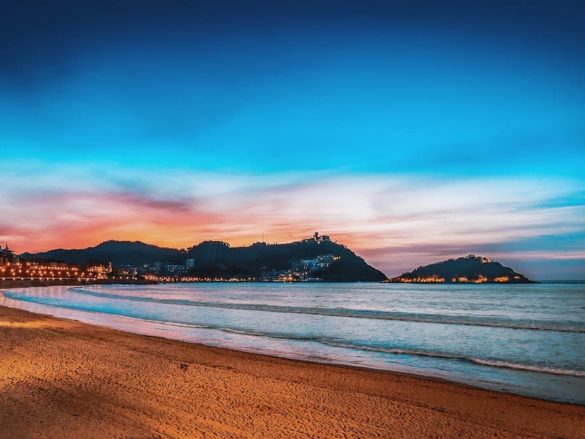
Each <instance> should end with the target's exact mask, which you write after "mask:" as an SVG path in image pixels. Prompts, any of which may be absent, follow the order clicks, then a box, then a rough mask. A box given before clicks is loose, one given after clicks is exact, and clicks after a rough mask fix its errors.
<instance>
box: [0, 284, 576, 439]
mask: <svg viewBox="0 0 585 439" xmlns="http://www.w3.org/2000/svg"><path fill="white" fill-rule="evenodd" d="M0 293H1V291H0ZM0 333H1V334H2V340H3V343H2V344H0V425H2V426H3V429H2V431H0V437H7V438H8V437H11V438H19V437H23V438H24V437H38V436H43V437H63V438H66V437H108V436H116V435H117V437H148V438H154V437H203V436H205V437H271V438H280V437H323V438H325V437H362V438H363V437H388V438H393V437H397V438H398V437H405V438H406V437H474V438H483V437H486V438H487V437H496V435H497V437H509V438H512V437H527V438H528V437H565V438H573V437H574V438H576V437H579V436H578V435H579V434H580V433H581V432H582V431H585V407H583V406H578V405H571V404H564V403H555V402H549V401H544V400H539V399H535V398H528V397H522V396H516V395H512V394H507V393H501V392H495V391H489V390H482V389H478V388H475V387H472V386H468V385H463V384H457V383H451V382H447V381H444V380H441V379H432V378H426V377H418V376H414V375H409V374H402V373H394V372H387V371H376V370H370V369H361V368H355V367H349V366H336V365H329V364H321V363H311V362H303V361H298V360H287V359H283V358H277V357H271V356H266V355H261V354H253V353H245V352H240V351H234V350H229V349H224V348H214V347H208V346H204V345H199V344H192V343H186V342H180V341H173V340H167V339H164V338H158V337H151V336H144V335H136V334H132V333H125V332H121V331H117V330H114V329H109V328H105V327H100V326H93V325H89V324H85V323H80V322H76V321H73V320H65V319H59V318H55V317H50V316H45V315H41V314H33V313H30V312H28V311H22V310H18V309H13V308H6V307H0Z"/></svg>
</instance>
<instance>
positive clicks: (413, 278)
mask: <svg viewBox="0 0 585 439" xmlns="http://www.w3.org/2000/svg"><path fill="white" fill-rule="evenodd" d="M385 282H394V283H449V284H469V283H472V284H485V283H488V284H489V283H513V284H523V283H533V281H531V280H529V279H527V278H526V276H524V275H522V274H520V273H516V272H515V271H514V270H512V269H511V268H509V267H505V266H503V265H502V264H500V263H499V262H497V261H494V260H492V259H490V258H486V257H484V256H475V255H468V256H464V257H461V258H457V259H449V260H446V261H441V262H436V263H434V264H430V265H425V266H422V267H418V268H416V269H414V270H412V271H410V272H408V273H404V274H401V275H400V276H397V277H394V278H391V279H388V280H387V281H385Z"/></svg>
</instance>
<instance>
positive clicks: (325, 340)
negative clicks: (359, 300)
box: [141, 319, 585, 377]
mask: <svg viewBox="0 0 585 439" xmlns="http://www.w3.org/2000/svg"><path fill="white" fill-rule="evenodd" d="M141 320H145V321H148V322H152V323H162V324H164V325H168V326H179V327H192V328H200V329H214V330H220V331H222V332H226V333H230V334H237V335H246V336H252V337H266V338H273V339H279V340H282V339H285V340H295V341H309V342H317V343H321V344H324V345H327V346H331V347H337V348H342V349H352V350H359V351H366V352H377V353H384V354H394V355H409V356H415V357H431V358H441V359H446V360H454V361H463V362H468V363H474V364H479V365H482V366H490V367H498V368H503V369H516V370H524V371H529V372H538V373H546V374H552V375H567V376H574V377H585V370H583V371H582V370H574V369H562V368H555V367H545V366H537V365H530V364H522V363H512V362H509V361H501V360H487V359H482V358H474V357H465V356H462V355H454V354H449V353H443V352H429V351H420V350H410V349H401V348H387V347H383V346H371V345H363V344H358V343H348V342H344V341H340V340H337V339H333V338H329V337H319V336H310V335H296V334H286V333H267V332H263V331H252V330H242V329H234V328H225V327H220V326H215V325H198V324H192V323H177V322H161V321H159V320H148V319H141Z"/></svg>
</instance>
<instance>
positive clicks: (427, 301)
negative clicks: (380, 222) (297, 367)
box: [0, 284, 585, 400]
mask: <svg viewBox="0 0 585 439" xmlns="http://www.w3.org/2000/svg"><path fill="white" fill-rule="evenodd" d="M488 288H489V289H486V288H484V289H483V290H479V289H473V287H471V289H467V290H466V289H463V288H461V289H456V288H437V287H429V286H421V287H414V288H410V289H404V287H403V286H395V285H384V284H363V285H359V284H343V285H340V284H319V285H315V284H313V285H310V284H304V285H280V284H242V285H232V284H196V285H188V284H182V285H151V286H141V287H137V286H95V287H83V288H78V287H47V288H37V289H23V290H17V289H12V290H9V291H7V292H6V295H8V296H13V297H15V298H16V299H18V300H13V299H11V298H9V297H5V296H3V297H1V298H0V304H6V305H9V306H15V307H18V308H23V309H27V310H29V311H32V312H36V313H44V314H51V315H55V316H58V317H64V318H68V319H74V320H79V321H81V322H86V323H92V324H97V325H102V326H106V327H112V328H116V329H120V330H123V331H128V332H134V333H138V334H144V335H151V336H158V337H164V338H169V339H174V340H181V341H186V342H195V343H202V344H205V345H210V346H217V347H226V348H232V349H237V350H241V351H247V352H256V353H263V354H268V355H275V356H281V357H286V358H293V359H303V360H309V361H319V362H331V363H339V364H347V365H354V366H362V367H369V368H376V369H386V370H394V371H403V372H413V373H417V374H423V375H431V376H439V377H443V378H447V379H452V380H456V381H461V382H467V383H471V384H476V385H480V386H484V387H489V388H496V389H502V388H503V389H508V390H511V391H514V392H518V393H523V394H528V395H535V396H543V397H550V398H556V399H561V400H563V399H564V400H574V399H578V398H579V396H578V395H579V394H581V395H583V394H584V393H583V391H584V390H585V387H584V386H585V379H584V378H578V377H572V376H563V375H559V374H552V373H536V372H528V371H519V370H516V369H509V368H501V367H489V366H487V365H482V364H476V363H473V362H469V361H461V360H459V358H480V359H484V360H487V361H490V360H492V359H496V360H499V361H505V362H509V363H520V364H523V362H525V363H526V364H528V365H529V367H532V366H530V365H531V364H534V365H539V364H540V365H544V366H546V367H548V368H549V369H551V370H564V369H567V370H569V371H570V370H573V369H578V368H579V364H583V357H585V353H584V352H582V350H580V348H579V346H580V343H581V342H585V340H584V338H585V328H581V327H580V326H579V325H578V322H579V321H580V319H582V317H580V316H579V315H578V313H579V312H580V311H578V310H579V309H581V307H580V306H579V303H581V302H583V301H584V300H585V291H584V290H583V288H582V287H578V286H577V287H570V286H568V287H565V290H564V293H558V292H557V295H556V296H554V297H549V296H550V294H549V292H548V290H547V288H548V287H546V286H543V285H535V286H525V287H524V286H517V287H502V286H498V287H488ZM562 288H563V287H559V286H556V287H555V289H557V290H560V291H562ZM579 288H581V290H579ZM562 294H564V296H562V297H561V296H560V295H562ZM504 296H505V299H506V300H505V302H504V301H503V300H502V298H503V297H504ZM559 298H560V299H561V300H555V299H559ZM526 300H529V301H530V303H532V304H533V305H532V306H530V305H529V304H527V302H526ZM39 302H40V303H39ZM75 308H77V309H75ZM565 308H566V309H565ZM569 309H571V310H573V314H574V315H571V313H570V312H569V311H568V310H569ZM288 311H290V312H288ZM364 313H365V314H364ZM380 313H381V314H380ZM421 313H423V314H421ZM466 313H467V315H466ZM368 316H371V317H368ZM395 316H398V317H397V318H398V320H396V319H395ZM421 316H422V317H424V318H425V319H430V320H429V321H428V322H426V323H425V322H421V321H417V319H420V318H421ZM528 317H530V318H531V319H532V320H526V319H527V318H528ZM561 317H563V318H564V319H565V320H563V322H564V323H559V322H558V320H559V318H561ZM387 318H388V319H389V320H387ZM404 319H407V320H406V321H404ZM408 319H411V321H408ZM412 319H414V320H412ZM469 319H475V321H476V322H477V324H479V325H480V326H475V325H474V324H472V323H470V321H469ZM581 321H582V320H581ZM527 324H529V325H531V326H530V327H536V325H540V326H542V327H543V328H548V329H546V330H531V331H526V330H518V329H510V327H511V328H513V327H514V325H516V326H518V325H520V326H521V325H527ZM559 324H565V327H563V328H560V327H559V326H558V325H559ZM481 325H483V326H481ZM486 325H487V326H486ZM502 325H503V326H504V327H502ZM506 326H507V327H506ZM556 328H559V329H556ZM559 331H560V332H559ZM574 331H577V332H574ZM501 339H507V340H508V343H506V344H505V345H502V344H501V343H500V341H501ZM572 345H574V346H573V348H571V346H572ZM558 346H564V347H565V349H564V352H565V353H564V354H563V355H561V356H560V357H559V356H558V355H555V354H554V352H555V351H557V350H558V349H557V348H558ZM417 352H420V354H417ZM425 352H428V353H431V354H432V355H426V354H424V353H425ZM580 352H581V353H580ZM423 354H424V355H423ZM576 373H583V374H584V375H585V371H583V372H578V370H577V372H576Z"/></svg>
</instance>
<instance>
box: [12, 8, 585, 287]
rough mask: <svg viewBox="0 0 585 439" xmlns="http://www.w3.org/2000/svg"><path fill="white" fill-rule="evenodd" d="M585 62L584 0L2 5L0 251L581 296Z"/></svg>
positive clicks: (584, 256) (583, 269)
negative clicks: (186, 257) (298, 254)
mask: <svg viewBox="0 0 585 439" xmlns="http://www.w3.org/2000/svg"><path fill="white" fill-rule="evenodd" d="M582 5H583V6H582ZM584 53H585V3H583V2H580V1H547V2H544V1H538V0H536V1H530V2H528V1H513V0H511V1H497V0H494V1H473V2H470V1H430V0H427V1H416V0H414V1H406V0H401V1H392V0H387V1H382V0H360V1H357V0H355V1H343V0H337V1H334V0H311V1H309V0H296V1H277V0H272V1H241V0H240V1H235V0H234V1H225V0H216V1H212V0H209V1H207V2H202V1H196V0H192V1H186V0H185V1H176V0H168V1H164V2H163V1H153V0H140V1H138V0H136V1H127V0H121V1H104V0H100V1H79V0H71V1H62V0H55V1H53V2H47V1H40V0H39V1H36V2H30V1H7V2H3V8H2V13H1V14H0V241H1V242H4V241H7V242H8V244H9V245H10V246H11V247H13V248H14V249H15V250H17V251H18V252H24V251H38V250H47V249H51V248H79V247H86V246H90V245H95V244H97V243H99V242H101V241H104V240H107V239H128V240H142V241H146V242H149V243H155V244H159V245H167V246H173V247H187V246H191V245H193V244H195V243H198V242H200V241H202V240H206V239H219V240H224V241H227V242H229V243H231V244H232V245H239V244H250V243H252V242H254V241H259V240H261V239H262V237H263V236H264V237H265V240H266V241H268V242H285V241H292V240H295V239H299V238H304V237H307V236H309V235H311V234H312V233H313V232H315V231H319V232H321V233H323V234H329V235H331V236H332V238H333V239H335V240H337V241H340V242H342V243H344V244H347V245H348V246H350V247H351V248H352V249H353V250H355V251H356V252H357V253H359V254H360V255H362V256H364V257H365V258H366V259H367V260H368V262H370V263H371V264H372V265H374V266H376V267H378V268H380V269H382V270H383V271H384V272H385V273H386V274H387V275H396V274H399V273H401V272H403V271H405V270H409V269H411V268H413V267H414V266H418V265H422V264H425V263H429V262H432V261H436V260H440V259H444V258H446V257H452V256H460V255H465V254H468V253H476V254H481V255H486V256H491V257H494V258H497V259H498V260H501V261H503V262H505V263H507V264H509V265H511V266H512V267H513V268H515V269H516V270H517V271H522V272H524V273H525V274H527V275H528V276H529V277H532V278H534V279H585V56H583V54H584Z"/></svg>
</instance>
